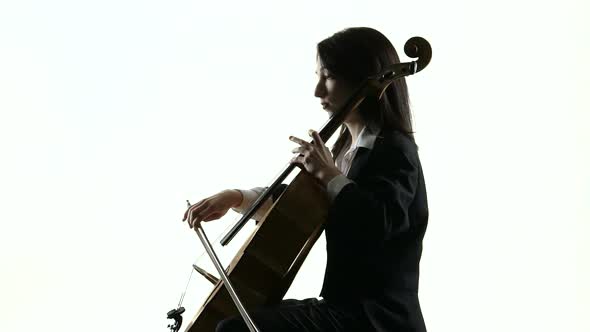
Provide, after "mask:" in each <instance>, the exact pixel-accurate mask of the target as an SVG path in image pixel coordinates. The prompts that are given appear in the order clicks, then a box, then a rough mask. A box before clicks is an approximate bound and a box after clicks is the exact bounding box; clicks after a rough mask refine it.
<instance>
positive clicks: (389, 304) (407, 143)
mask: <svg viewBox="0 0 590 332" xmlns="http://www.w3.org/2000/svg"><path fill="white" fill-rule="evenodd" d="M347 177H348V178H349V179H351V180H353V181H354V183H350V184H347V185H346V186H345V187H344V188H342V191H340V193H339V194H338V195H337V196H336V197H335V198H334V201H333V202H332V204H331V206H330V210H329V212H328V220H327V223H326V229H325V232H326V247H327V265H326V272H325V276H324V282H323V286H322V291H321V296H323V297H324V299H325V300H326V302H328V303H333V304H335V305H344V306H345V307H350V308H354V310H355V311H357V312H359V313H361V316H363V317H364V318H365V320H366V323H367V324H369V325H370V326H372V327H373V329H374V330H375V331H396V332H399V331H426V328H425V326H424V320H423V318H422V313H421V310H420V304H419V301H418V278H419V262H420V256H421V254H422V239H423V238H424V232H425V231H426V225H427V222H428V204H427V197H426V188H425V184H424V176H423V173H422V167H421V164H420V159H419V157H418V147H417V146H416V144H415V143H414V141H413V140H412V139H410V138H409V137H407V136H406V135H404V134H402V133H400V132H397V131H382V132H380V134H379V135H378V137H377V139H376V140H375V145H374V147H373V149H372V150H369V149H366V148H359V151H357V154H356V156H355V158H354V160H353V161H352V164H351V168H350V171H349V173H348V175H347Z"/></svg>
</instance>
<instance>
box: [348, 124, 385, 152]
mask: <svg viewBox="0 0 590 332" xmlns="http://www.w3.org/2000/svg"><path fill="white" fill-rule="evenodd" d="M378 134H379V133H378V132H375V131H373V130H371V128H369V127H368V126H364V127H363V129H362V130H361V132H360V134H359V137H358V138H357V140H356V144H355V145H351V146H350V149H349V151H352V150H354V149H356V148H357V147H359V146H360V147H363V148H367V149H369V150H371V149H373V146H374V145H375V140H376V139H377V135H378Z"/></svg>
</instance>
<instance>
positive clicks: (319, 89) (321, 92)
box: [314, 81, 326, 98]
mask: <svg viewBox="0 0 590 332" xmlns="http://www.w3.org/2000/svg"><path fill="white" fill-rule="evenodd" d="M325 95H326V87H325V86H324V85H323V84H322V82H321V81H320V82H318V84H317V85H316V86H315V91H314V96H316V97H318V98H322V97H324V96H325Z"/></svg>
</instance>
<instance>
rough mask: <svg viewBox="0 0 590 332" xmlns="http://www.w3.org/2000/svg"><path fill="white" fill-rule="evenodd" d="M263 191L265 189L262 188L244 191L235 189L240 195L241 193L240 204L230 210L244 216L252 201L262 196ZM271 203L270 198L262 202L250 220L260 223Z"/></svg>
mask: <svg viewBox="0 0 590 332" xmlns="http://www.w3.org/2000/svg"><path fill="white" fill-rule="evenodd" d="M265 189H266V188H264V187H256V188H252V189H246V190H244V189H236V190H238V191H239V192H240V193H242V202H241V203H240V205H238V206H236V207H232V210H234V211H235V212H237V213H240V214H244V212H246V210H247V209H248V208H249V207H250V205H252V203H254V201H256V199H258V197H259V196H260V195H262V193H263V192H264V190H265ZM272 203H273V202H272V197H271V198H269V199H267V200H266V202H264V204H262V206H261V207H260V208H259V209H258V211H256V213H255V214H254V215H253V216H252V219H254V220H257V221H260V220H261V219H262V218H263V217H264V216H265V215H266V213H267V212H268V210H270V207H271V206H272Z"/></svg>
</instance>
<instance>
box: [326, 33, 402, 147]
mask: <svg viewBox="0 0 590 332" xmlns="http://www.w3.org/2000/svg"><path fill="white" fill-rule="evenodd" d="M317 56H318V60H319V61H320V63H321V64H322V66H323V67H325V68H326V69H328V71H330V72H331V73H332V74H333V75H334V77H336V78H338V79H342V80H345V81H346V82H348V83H350V84H353V85H358V84H360V83H361V82H362V81H363V80H364V79H365V78H367V77H368V76H370V75H375V74H377V73H379V72H380V71H381V70H382V68H384V67H386V66H388V65H392V64H395V63H399V62H400V59H399V56H398V55H397V52H396V50H395V48H394V47H393V45H392V44H391V42H390V41H389V40H388V39H387V37H385V36H384V35H383V34H382V33H381V32H379V31H377V30H375V29H371V28H364V27H362V28H348V29H345V30H342V31H340V32H337V33H335V34H334V35H332V36H331V37H329V38H326V39H324V40H322V41H321V42H320V43H318V45H317ZM358 112H359V115H360V117H361V118H362V120H363V121H364V122H365V123H366V124H367V126H369V128H371V129H373V130H378V129H383V130H397V131H400V132H402V133H403V134H405V135H407V136H408V137H409V138H410V139H412V140H414V132H413V130H412V119H411V117H412V114H411V111H410V102H409V96H408V86H407V85H406V80H405V79H404V78H401V79H398V80H395V81H394V82H393V83H392V84H391V85H390V86H389V87H388V88H387V89H386V90H385V93H384V94H383V96H382V97H381V99H377V98H366V99H365V101H364V102H363V103H362V104H361V105H360V107H359V109H358ZM351 141H352V137H351V135H350V132H348V129H347V128H346V126H344V125H343V126H342V128H341V131H340V136H339V137H338V139H337V140H336V142H335V143H334V147H333V148H332V153H333V155H334V156H335V157H336V156H337V155H338V154H339V153H340V151H342V149H343V148H347V147H349V146H350V144H351Z"/></svg>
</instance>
